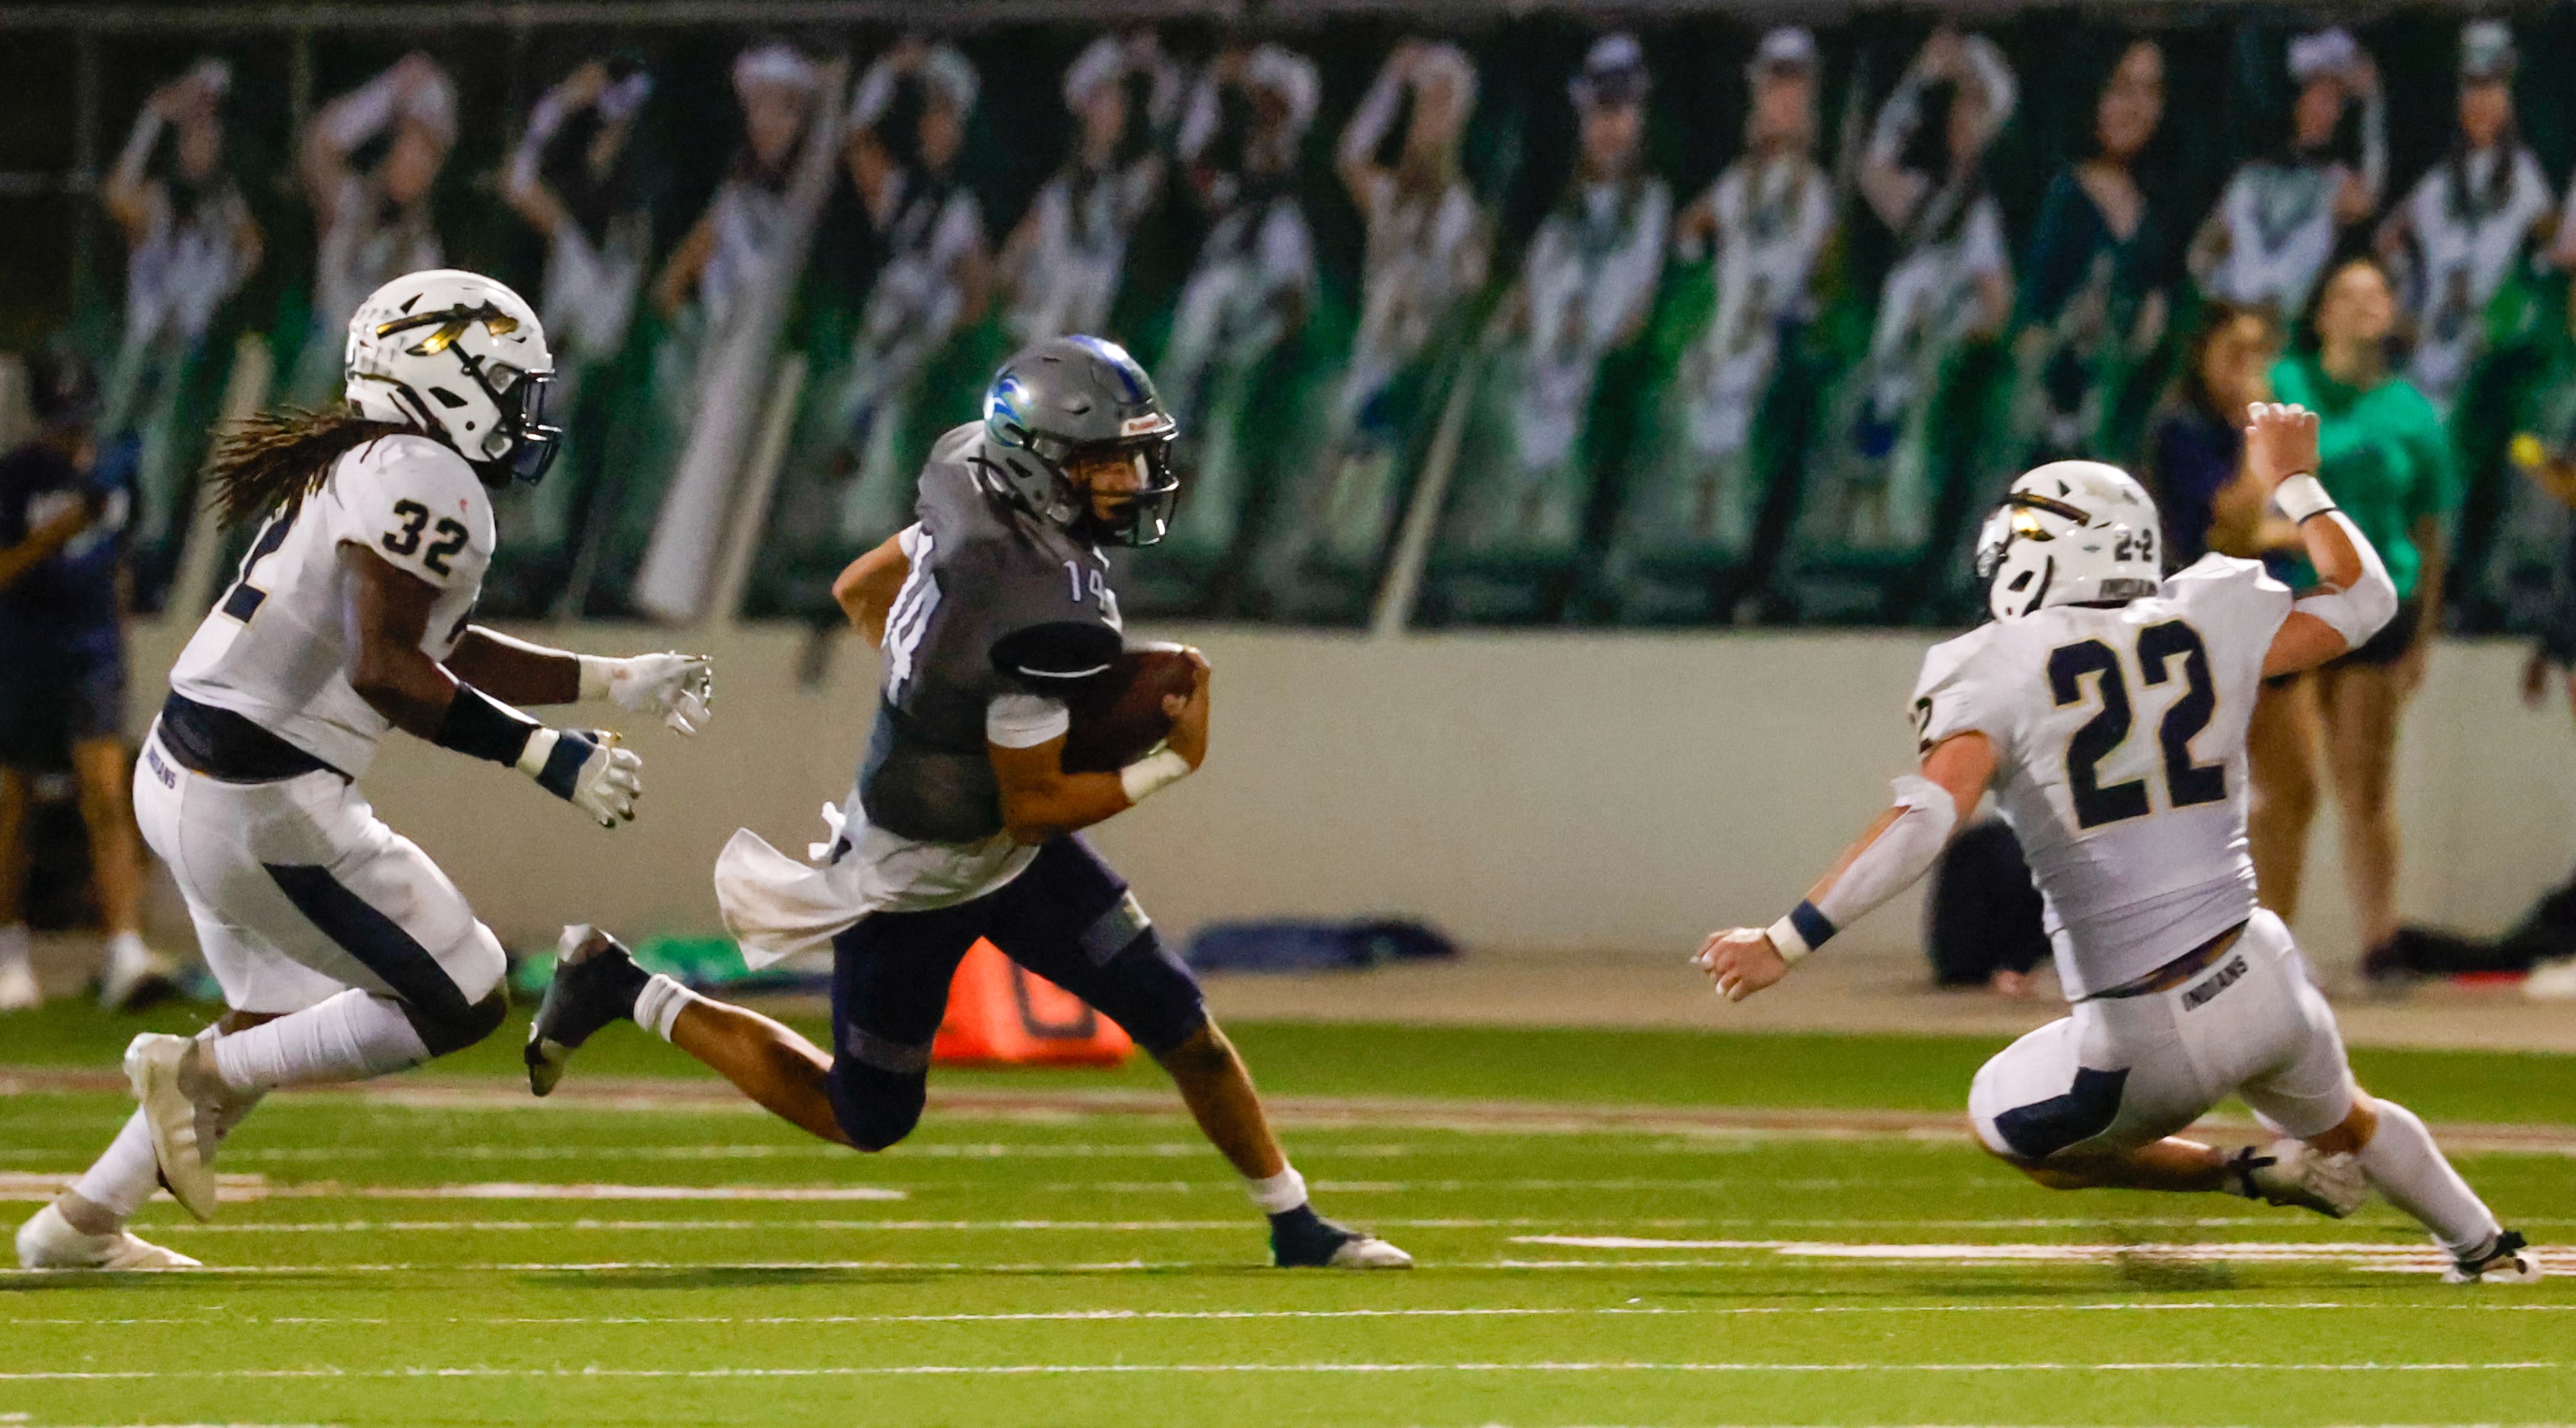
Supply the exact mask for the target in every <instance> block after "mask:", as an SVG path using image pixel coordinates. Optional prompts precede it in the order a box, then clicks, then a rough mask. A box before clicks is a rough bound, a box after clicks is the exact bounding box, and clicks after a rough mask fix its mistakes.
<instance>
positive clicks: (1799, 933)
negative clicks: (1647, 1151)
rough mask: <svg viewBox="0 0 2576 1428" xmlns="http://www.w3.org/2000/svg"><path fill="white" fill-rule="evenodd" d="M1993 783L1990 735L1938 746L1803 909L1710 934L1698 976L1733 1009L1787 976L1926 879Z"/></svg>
mask: <svg viewBox="0 0 2576 1428" xmlns="http://www.w3.org/2000/svg"><path fill="white" fill-rule="evenodd" d="M1994 776H1995V746H1994V744H1993V743H1992V742H1990V741H1989V740H1988V739H1987V738H1986V736H1985V735H1983V734H1976V733H1968V734H1957V735H1953V736H1952V737H1950V738H1947V739H1944V740H1942V741H1941V742H1940V743H1939V744H1936V745H1934V746H1933V748H1932V751H1931V752H1930V753H1928V754H1925V755H1924V756H1923V772H1922V773H1921V774H1920V775H1919V776H1914V777H1908V778H1901V779H1898V780H1897V781H1896V805H1895V806H1894V807H1892V808H1890V809H1888V810H1887V811H1886V812H1885V813H1882V814H1880V815H1879V816H1878V821H1876V822H1874V823H1872V824H1870V825H1869V827H1868V829H1867V830H1866V831H1864V832H1863V833H1862V834H1861V835H1860V837H1859V838H1858V839H1857V840H1855V841H1854V842H1853V843H1852V845H1851V846H1850V847H1848V848H1846V849H1844V850H1843V855H1842V857H1840V858H1839V859H1837V860H1835V862H1834V865H1833V867H1832V868H1830V869H1828V870H1827V871H1826V873H1825V875H1824V876H1823V877H1821V878H1818V879H1817V880H1816V885H1815V886H1814V887H1811V888H1809V889H1807V897H1806V900H1805V901H1804V902H1801V903H1799V904H1798V906H1797V907H1796V908H1795V909H1794V910H1792V911H1791V912H1790V914H1789V915H1788V916H1787V917H1784V918H1781V919H1780V920H1779V921H1778V922H1775V923H1773V924H1771V926H1770V927H1769V928H1768V929H1767V930H1766V929H1764V928H1759V927H1735V928H1729V929H1727V930H1725V931H1723V932H1712V933H1710V934H1709V935H1708V940H1707V941H1705V942H1703V943H1701V944H1700V949H1699V956H1698V957H1697V958H1696V959H1695V960H1696V961H1697V962H1698V964H1699V966H1700V969H1701V970H1702V971H1705V972H1707V973H1708V975H1709V980H1711V981H1713V982H1715V983H1716V984H1717V990H1718V992H1719V993H1720V994H1721V995H1723V996H1724V997H1725V998H1726V999H1727V1000H1728V1001H1731V1002H1740V1001H1742V1000H1744V999H1745V998H1746V997H1749V996H1751V995H1753V994H1754V993H1755V992H1758V991H1760V990H1762V989H1763V988H1764V987H1767V986H1770V985H1771V984H1772V983H1774V982H1776V981H1779V980H1780V979H1781V978H1782V977H1785V976H1787V975H1788V974H1789V967H1790V964H1792V963H1794V962H1796V961H1798V960H1799V959H1800V958H1802V957H1804V956H1806V955H1807V954H1808V953H1809V952H1812V951H1814V950H1815V949H1816V948H1818V947H1821V946H1823V945H1824V942H1825V939H1826V938H1829V937H1831V936H1833V935H1834V934H1835V933H1837V932H1839V931H1841V930H1842V929H1844V928H1846V927H1849V926H1851V925H1852V924H1853V923H1855V922H1858V921H1859V920H1860V919H1861V918H1863V917H1865V916H1867V915H1868V914H1869V913H1870V911H1871V910H1872V909H1874V908H1876V907H1877V906H1878V905H1879V904H1881V903H1883V902H1886V901H1887V900H1888V899H1889V898H1892V897H1894V896H1896V895H1897V894H1898V893H1901V892H1903V891H1905V890H1906V889H1907V888H1909V887H1912V886H1913V885H1914V882H1915V880H1916V879H1917V878H1920V877H1922V876H1923V875H1924V874H1925V873H1927V872H1930V871H1931V870H1932V864H1933V862H1934V861H1935V860H1937V859H1938V858H1939V857H1940V856H1941V850H1942V849H1943V848H1944V847H1947V846H1948V845H1949V842H1950V834H1951V832H1952V831H1953V830H1955V829H1956V828H1957V827H1958V826H1959V825H1960V823H1962V822H1964V821H1966V819H1967V817H1968V815H1969V813H1971V812H1972V811H1974V810H1975V808H1976V806H1977V800H1979V799H1981V798H1983V797H1985V796H1986V785H1987V784H1988V783H1989V782H1991V781H1993V779H1994Z"/></svg>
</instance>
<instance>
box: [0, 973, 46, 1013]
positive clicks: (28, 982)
mask: <svg viewBox="0 0 2576 1428" xmlns="http://www.w3.org/2000/svg"><path fill="white" fill-rule="evenodd" d="M44 1004H45V989H44V988H43V987H40V986H38V985H37V984H36V974H35V971H34V970H33V969H32V968H30V967H28V965H27V964H26V963H24V962H16V961H12V962H6V963H0V1012H13V1011H27V1010H29V1009H31V1008H34V1007H40V1006H43V1005H44Z"/></svg>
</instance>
